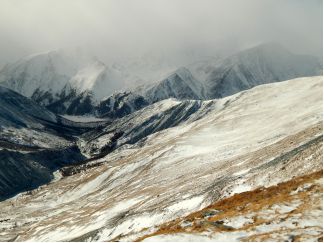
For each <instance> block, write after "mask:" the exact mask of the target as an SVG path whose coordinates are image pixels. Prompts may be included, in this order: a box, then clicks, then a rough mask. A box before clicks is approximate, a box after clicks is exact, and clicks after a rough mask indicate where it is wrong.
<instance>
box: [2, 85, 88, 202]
mask: <svg viewBox="0 0 324 243" xmlns="http://www.w3.org/2000/svg"><path fill="white" fill-rule="evenodd" d="M0 114H1V115H0V168H1V170H0V200H1V199H3V198H6V197H7V196H10V195H12V194H14V193H16V192H19V191H22V190H26V189H31V188H35V187H37V186H39V185H41V184H44V183H47V182H49V181H50V180H51V179H53V171H54V170H57V169H58V168H60V167H62V166H63V165H66V164H70V163H73V162H76V161H80V160H82V159H83V156H82V155H81V154H80V151H79V150H78V148H77V147H76V146H75V145H74V141H73V140H74V138H73V135H75V134H77V133H78V132H79V133H80V132H81V131H79V130H78V129H75V128H72V127H65V126H64V125H63V124H61V123H60V122H59V119H58V117H56V115H54V114H53V113H51V112H50V111H48V110H47V109H46V108H44V107H42V106H40V105H38V104H37V103H35V102H34V101H32V100H31V99H29V98H26V97H24V96H22V95H20V94H18V93H16V92H14V91H12V90H9V89H7V88H5V87H1V86H0Z"/></svg>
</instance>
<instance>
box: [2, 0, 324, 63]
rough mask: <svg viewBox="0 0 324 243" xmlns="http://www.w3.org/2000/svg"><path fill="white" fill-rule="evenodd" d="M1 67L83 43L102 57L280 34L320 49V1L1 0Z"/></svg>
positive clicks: (224, 48) (220, 47) (197, 48)
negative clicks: (34, 54)
mask: <svg viewBox="0 0 324 243" xmlns="http://www.w3.org/2000/svg"><path fill="white" fill-rule="evenodd" d="M0 4H1V7H0V33H1V38H0V52H1V56H0V67H1V66H2V65H4V64H5V63H7V62H13V61H15V60H16V59H18V58H20V57H22V56H26V55H29V54H33V53H37V52H43V51H49V50H54V49H60V48H68V49H69V48H75V47H82V48H84V49H86V50H87V51H89V52H90V53H93V54H94V55H97V56H98V57H99V58H101V59H102V60H104V61H107V60H110V59H113V58H116V57H126V58H127V57H128V56H134V55H143V54H145V53H148V52H154V53H157V55H160V54H161V55H167V56H169V57H170V59H172V58H176V56H177V55H178V53H182V52H188V53H190V52H195V53H198V54H201V55H226V54H229V53H231V52H234V51H236V50H238V49H243V48H246V47H249V46H253V45H256V44H258V43H262V42H268V41H276V42H280V43H281V44H283V45H284V46H286V47H288V48H290V49H291V50H292V51H295V52H298V53H306V54H312V55H317V56H321V55H322V28H323V26H322V15H323V12H322V1H321V0H243V1H242V0H240V1H238V0H136V1H126V0H111V1H108V0H107V1H105V0H69V1H66V0H28V1H19V0H0Z"/></svg>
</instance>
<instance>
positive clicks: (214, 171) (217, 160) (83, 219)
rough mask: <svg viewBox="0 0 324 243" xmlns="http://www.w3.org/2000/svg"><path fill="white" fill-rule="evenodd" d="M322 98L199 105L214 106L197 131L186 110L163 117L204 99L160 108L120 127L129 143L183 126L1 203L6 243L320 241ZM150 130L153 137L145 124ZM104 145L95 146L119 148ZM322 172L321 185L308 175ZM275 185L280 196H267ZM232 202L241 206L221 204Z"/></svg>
mask: <svg viewBox="0 0 324 243" xmlns="http://www.w3.org/2000/svg"><path fill="white" fill-rule="evenodd" d="M322 88H323V81H322V77H308V78H298V79H294V80H288V81H284V82H280V83H271V84H265V85H259V86H258V87H254V88H253V89H249V90H246V91H243V92H239V93H237V94H234V95H232V96H229V97H225V98H222V99H218V100H214V101H200V102H201V103H202V104H206V105H207V104H209V103H210V104H213V105H212V106H210V110H209V111H208V112H207V113H205V112H202V113H201V114H203V116H202V117H201V118H200V119H198V120H197V119H195V116H196V115H195V114H197V113H193V116H192V117H193V118H194V119H191V118H189V119H188V120H187V121H188V122H185V120H186V119H182V115H183V114H186V112H180V113H179V114H180V115H179V117H177V113H176V112H171V113H170V114H172V115H170V116H168V115H166V116H163V115H161V114H159V112H158V111H159V110H161V111H163V113H168V110H170V109H171V111H173V108H172V107H179V105H180V106H181V104H185V103H192V104H194V103H195V102H198V101H195V102H192V101H190V102H189V101H188V102H180V101H175V100H168V101H161V102H157V103H154V104H153V105H150V106H148V107H147V108H144V109H143V110H141V111H139V112H135V113H134V114H132V116H129V117H128V118H127V117H125V118H122V119H121V120H119V122H118V124H116V126H115V127H114V125H112V126H111V127H110V128H111V129H118V128H119V125H120V127H121V129H123V130H125V131H126V133H128V135H129V136H127V135H125V136H124V138H123V139H125V141H126V140H127V139H129V138H130V137H131V136H133V137H136V136H137V135H138V134H141V133H143V132H145V130H146V129H150V128H153V129H157V128H159V126H160V125H161V126H164V125H163V124H168V123H169V122H168V121H173V120H176V119H173V116H175V117H176V118H179V120H178V121H181V122H180V124H179V125H178V126H176V127H170V128H168V129H164V130H158V129H157V130H156V132H155V133H153V134H151V135H149V136H147V137H146V138H145V139H141V140H139V141H138V142H136V143H135V144H124V145H122V146H121V147H119V148H118V149H116V150H114V151H113V152H112V153H110V154H109V155H107V156H105V157H103V158H100V159H97V158H94V159H93V160H91V161H86V162H87V163H84V164H81V165H77V166H74V167H73V169H74V171H72V172H75V174H74V173H69V172H70V171H71V167H64V168H62V169H61V172H62V175H63V176H64V177H63V178H61V179H59V178H58V179H57V180H54V181H52V182H51V183H49V184H47V185H43V186H42V187H39V188H37V189H35V190H33V191H31V192H29V193H22V194H20V195H18V196H16V197H15V198H11V199H8V200H6V201H2V202H0V220H1V222H2V223H1V224H0V231H1V234H0V240H1V241H10V240H15V241H24V240H25V241H27V240H32V241H48V240H55V241H69V240H70V241H73V240H74V241H135V240H137V239H141V237H145V238H147V240H150V238H151V237H152V238H151V239H152V240H161V239H162V240H163V239H164V240H168V239H171V240H172V239H182V240H186V239H189V237H191V236H193V237H195V238H191V239H197V240H199V239H203V240H214V241H217V240H220V241H222V240H224V239H232V240H239V239H240V238H241V237H250V236H251V237H253V236H255V237H263V238H257V239H268V238H269V239H278V238H279V239H283V240H290V239H291V235H294V236H295V234H298V237H299V236H300V235H303V237H305V238H302V239H305V240H311V239H314V238H315V236H316V237H317V238H318V239H320V237H321V235H322V233H321V232H322V217H321V215H322V213H321V212H322V203H321V199H320V198H321V197H320V196H321V195H320V194H321V192H322V188H321V187H318V185H321V184H322V180H321V175H322V172H321V170H322V168H323V165H322V134H323V131H322V121H323V114H322V112H323V101H322V99H323V95H322ZM149 107H150V108H149ZM189 107H190V106H189ZM150 109H151V110H150ZM144 110H145V113H142V111H144ZM181 111H182V109H181ZM188 114H191V112H190V111H188ZM164 117H165V119H166V120H164ZM198 117H199V116H198ZM158 119H160V121H161V123H160V125H159V122H158ZM151 121H152V122H151ZM132 122H133V123H134V124H132ZM150 122H151V125H152V127H150V125H148V126H146V125H145V124H146V123H150ZM136 124H138V127H137V125H136ZM128 127H129V128H128ZM98 130H100V129H98ZM106 132H108V133H109V131H108V130H107V131H106ZM97 135H99V137H98V138H95V137H94V138H93V139H94V140H93V142H94V143H99V142H100V143H104V142H105V141H106V142H109V141H111V137H110V136H105V135H104V134H99V133H98V134H97ZM100 137H101V138H102V140H101V141H99V140H100ZM96 139H97V140H96ZM120 142H122V140H121V141H120ZM79 146H80V145H79ZM0 161H1V160H0ZM66 172H67V173H66ZM80 172H81V173H80ZM314 172H317V175H318V176H317V177H316V178H315V179H314V178H312V177H310V175H312V174H311V173H314ZM62 175H61V176H62ZM307 178H308V179H307ZM309 178H310V179H309ZM291 179H294V180H295V181H294V183H295V184H293V183H292V182H289V183H290V184H291V186H290V187H284V185H285V184H280V183H282V182H286V181H290V180H291ZM314 180H315V182H314ZM296 181H297V183H296ZM299 182H303V183H302V184H301V183H299ZM298 183H299V184H298ZM277 184H278V185H279V188H277V190H274V189H273V188H267V187H269V186H275V185H277ZM314 186H315V187H314ZM265 187H266V188H265ZM257 188H259V189H257ZM255 189H257V190H256V191H254V190H255ZM279 189H282V190H279ZM244 191H250V193H248V194H241V193H242V192H244ZM314 191H317V194H316V198H314V195H315V194H314V193H313V192H314ZM235 194H238V195H236V196H235ZM256 195H257V197H254V196H256ZM263 195H265V196H266V197H263ZM297 195H298V197H297ZM233 196H234V199H236V200H233ZM226 198H232V200H231V201H222V200H223V199H226ZM252 199H256V200H257V201H255V200H252ZM268 199H269V200H268ZM270 199H271V200H270ZM278 199H281V201H280V200H279V201H278ZM295 199H296V200H295ZM309 199H311V200H309ZM315 199H316V200H317V201H316V204H315V203H314V204H313V201H314V200H315ZM262 200H263V201H262ZM264 201H267V204H265V202H264ZM218 202H223V207H221V206H222V205H218V206H220V209H221V210H217V209H219V208H216V209H215V210H209V211H208V212H206V210H205V211H203V212H201V213H200V212H197V211H198V210H200V209H202V208H205V207H206V206H209V205H214V204H215V203H218ZM226 202H230V203H226ZM243 202H244V203H243ZM261 203H262V204H261ZM212 209H214V207H213V208H212ZM251 209H253V210H254V211H251ZM249 210H250V211H249ZM258 210H259V212H258ZM305 210H309V211H307V212H304V211H305ZM192 212H197V213H196V214H195V215H192V216H193V217H192V220H190V219H189V218H187V220H186V221H185V220H183V221H181V222H179V221H173V223H175V224H176V227H175V228H171V229H170V228H168V227H165V226H168V225H169V224H167V225H166V224H165V223H167V222H169V223H170V222H172V220H174V219H177V218H178V217H185V216H186V215H188V214H190V213H192ZM202 213H204V214H202ZM205 213H206V214H205ZM271 215H272V216H273V217H274V216H276V218H275V219H274V218H271V217H272V216H271ZM277 216H278V217H277ZM280 216H282V217H280ZM217 217H220V218H217ZM296 217H297V219H298V221H296ZM222 220H224V221H222ZM225 220H226V221H225ZM192 222H194V227H191V226H192ZM177 223H179V224H177ZM200 223H201V224H200ZM157 229H161V231H159V232H156V236H157V238H156V237H154V234H153V233H155V231H156V230H157ZM163 229H164V230H168V229H170V231H163ZM310 229H311V231H310ZM195 230H196V231H195ZM296 232H297V233H296ZM310 232H311V234H310ZM159 233H160V234H159ZM161 233H162V234H161ZM170 233H172V234H170ZM178 233H181V234H178ZM269 234H271V236H273V237H274V238H271V237H269ZM163 236H164V237H165V238H163ZM198 236H200V238H197V237H198ZM225 236H226V237H225ZM159 237H162V238H159ZM174 237H178V238H174ZM264 237H268V238H264ZM295 237H297V236H295ZM253 239H255V238H252V239H251V240H253Z"/></svg>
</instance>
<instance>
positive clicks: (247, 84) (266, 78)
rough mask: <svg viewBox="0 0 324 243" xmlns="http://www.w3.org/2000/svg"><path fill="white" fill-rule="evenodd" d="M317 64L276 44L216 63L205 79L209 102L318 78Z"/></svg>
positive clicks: (318, 69) (311, 58)
mask: <svg viewBox="0 0 324 243" xmlns="http://www.w3.org/2000/svg"><path fill="white" fill-rule="evenodd" d="M322 72H323V68H322V64H321V61H320V60H319V59H318V58H315V57H313V56H307V55H297V54H293V53H291V52H289V51H288V50H287V49H285V48H284V47H282V46H281V45H279V44H276V43H267V44H262V45H259V46H256V47H253V48H251V49H247V50H244V51H242V52H240V53H238V54H235V55H233V56H230V57H228V58H226V59H224V60H222V61H221V62H219V63H218V64H217V65H216V66H215V67H214V69H213V70H212V71H210V74H209V75H208V76H207V78H206V80H205V83H206V90H207V92H208V96H209V98H220V97H226V96H228V95H231V94H235V93H237V92H240V91H242V90H246V89H249V88H252V87H254V86H257V85H260V84H266V83H272V82H278V81H283V80H288V79H293V78H297V77H307V76H315V75H321V74H322Z"/></svg>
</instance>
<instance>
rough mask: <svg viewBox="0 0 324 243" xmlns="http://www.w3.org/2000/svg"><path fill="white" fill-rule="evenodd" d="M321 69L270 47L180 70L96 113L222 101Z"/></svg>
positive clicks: (108, 114) (313, 61)
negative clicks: (168, 101)
mask: <svg viewBox="0 0 324 243" xmlns="http://www.w3.org/2000/svg"><path fill="white" fill-rule="evenodd" d="M322 69H323V68H322V64H321V62H320V60H318V59H317V58H315V57H312V56H306V55H296V54H293V53H291V52H289V51H288V50H286V49H285V48H284V47H282V46H280V45H279V44H275V43H268V44H263V45H259V46H256V47H254V48H251V49H248V50H244V51H242V52H239V53H237V54H235V55H233V56H230V57H228V58H225V59H216V58H210V59H208V60H205V61H200V62H195V63H192V64H190V65H187V67H182V68H179V69H177V70H175V71H174V72H172V73H171V74H170V75H168V76H167V77H166V78H164V79H162V80H160V81H158V82H155V83H151V84H147V85H141V86H139V87H136V88H133V89H130V90H129V91H128V92H124V93H116V94H114V95H112V96H111V97H109V98H107V99H105V100H103V101H101V104H100V105H99V106H97V107H96V108H95V111H96V114H98V116H106V117H110V118H113V117H122V116H125V115H128V114H130V113H132V112H134V111H136V110H139V109H142V108H143V107H145V106H147V105H149V104H152V103H154V102H158V101H161V100H164V99H169V98H176V99H179V100H206V99H214V98H221V97H226V96H229V95H232V94H235V93H237V92H240V91H242V90H246V89H250V88H252V87H254V86H257V85H260V84H266V83H272V82H278V81H283V80H287V79H292V78H296V77H305V76H314V75H320V74H321V73H322ZM116 97H120V98H118V99H117V98H116ZM136 103H137V104H140V105H137V104H136ZM106 106H107V107H108V108H105V107H106ZM107 111H108V112H107Z"/></svg>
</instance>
